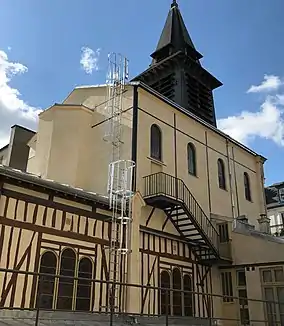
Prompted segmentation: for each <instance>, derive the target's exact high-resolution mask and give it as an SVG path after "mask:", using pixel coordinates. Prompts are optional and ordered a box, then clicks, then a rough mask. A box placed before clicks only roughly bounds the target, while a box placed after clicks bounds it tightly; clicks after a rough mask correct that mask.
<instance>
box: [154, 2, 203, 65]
mask: <svg viewBox="0 0 284 326" xmlns="http://www.w3.org/2000/svg"><path fill="white" fill-rule="evenodd" d="M177 51H184V52H186V53H188V54H189V55H190V56H191V57H192V59H193V60H198V59H201V58H202V55H201V54H200V53H199V52H197V51H196V49H195V47H194V44H193V42H192V40H191V38H190V36H189V34H188V31H187V29H186V26H185V24H184V21H183V18H182V15H181V13H180V10H179V8H178V4H177V2H176V1H175V0H173V2H172V4H171V9H170V11H169V13H168V17H167V20H166V23H165V26H164V28H163V31H162V34H161V36H160V40H159V42H158V45H157V48H156V51H155V52H154V53H152V54H151V57H152V58H153V59H154V60H153V63H156V62H159V61H160V60H162V59H164V58H166V57H167V56H169V55H171V54H173V53H175V52H177Z"/></svg>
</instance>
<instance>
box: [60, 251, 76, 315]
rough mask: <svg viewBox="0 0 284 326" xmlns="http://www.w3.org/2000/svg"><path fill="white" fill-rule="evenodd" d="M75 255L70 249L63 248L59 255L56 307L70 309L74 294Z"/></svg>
mask: <svg viewBox="0 0 284 326" xmlns="http://www.w3.org/2000/svg"><path fill="white" fill-rule="evenodd" d="M75 266H76V255H75V252H74V251H73V250H72V249H69V248H68V249H65V250H64V251H63V252H62V255H61V263H60V277H59V284H58V296H57V309H60V310H71V309H72V302H73V295H74V276H75Z"/></svg>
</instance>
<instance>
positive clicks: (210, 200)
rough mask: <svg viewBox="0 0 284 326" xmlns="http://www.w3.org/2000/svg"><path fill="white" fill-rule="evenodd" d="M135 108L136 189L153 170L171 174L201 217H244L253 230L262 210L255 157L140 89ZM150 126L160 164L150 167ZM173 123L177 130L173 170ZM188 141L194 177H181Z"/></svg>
mask: <svg viewBox="0 0 284 326" xmlns="http://www.w3.org/2000/svg"><path fill="white" fill-rule="evenodd" d="M139 108H140V110H139V114H138V145H137V148H138V157H137V160H138V162H139V164H137V175H138V183H137V184H138V187H139V190H140V191H141V192H142V193H143V191H144V184H143V179H142V178H143V177H144V176H146V175H149V174H151V173H154V172H159V171H163V172H165V173H168V174H171V175H173V176H174V175H175V169H176V170H177V176H178V177H179V178H181V179H182V180H183V181H184V182H185V183H186V185H187V186H188V188H189V189H190V191H191V192H192V194H193V195H194V197H195V198H196V199H197V201H198V202H199V204H200V205H201V207H202V208H203V210H204V211H205V213H206V214H207V215H209V213H210V212H211V213H213V214H218V215H221V216H222V215H223V216H228V217H231V218H232V217H236V216H238V215H243V214H246V215H247V216H248V218H249V221H250V223H251V224H254V225H256V226H257V225H258V223H257V219H258V218H259V214H260V213H262V212H264V211H265V207H264V201H263V185H262V179H261V176H260V169H261V168H262V166H261V164H260V163H259V158H257V157H256V156H254V155H253V154H251V153H249V152H247V151H245V150H244V149H242V148H241V147H239V146H237V145H236V144H234V143H232V142H231V141H229V140H226V138H225V137H223V136H222V135H220V134H218V133H216V132H214V131H212V130H211V129H209V128H208V127H206V126H204V125H202V124H201V123H199V122H197V121H195V120H194V119H192V118H190V117H188V116H186V115H185V114H183V113H181V112H179V111H178V110H176V109H174V108H173V107H171V106H170V105H168V104H166V103H164V102H162V101H160V100H158V99H157V98H155V97H153V96H151V95H150V94H149V93H147V92H146V91H144V90H142V89H139ZM153 123H155V124H157V125H158V126H159V127H160V128H161V131H162V163H159V164H157V163H155V165H154V163H152V160H151V159H150V158H149V155H150V127H151V125H152V124H153ZM174 124H176V129H177V133H176V143H177V148H176V151H177V166H176V167H175V148H174ZM189 142H192V143H193V144H194V145H195V147H196V157H197V177H195V176H191V175H189V173H188V172H187V144H188V143H189ZM207 156H208V161H207ZM219 158H221V159H222V160H223V162H224V165H225V170H226V186H227V190H223V189H220V188H219V186H218V173H217V160H218V159H219ZM207 167H208V169H207ZM229 167H230V173H229ZM244 172H247V173H248V174H249V177H250V183H251V194H252V202H249V201H247V200H246V199H245V194H244V184H243V180H244V177H243V174H244ZM208 178H209V184H208ZM209 193H210V196H209ZM210 205H211V209H210Z"/></svg>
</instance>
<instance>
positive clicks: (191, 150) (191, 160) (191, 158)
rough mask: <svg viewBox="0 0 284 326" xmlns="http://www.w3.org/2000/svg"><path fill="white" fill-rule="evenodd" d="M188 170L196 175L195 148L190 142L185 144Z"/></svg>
mask: <svg viewBox="0 0 284 326" xmlns="http://www.w3.org/2000/svg"><path fill="white" fill-rule="evenodd" d="M187 164H188V172H189V173H190V174H192V175H195V176H196V150H195V146H194V145H193V144H192V143H189V144H187Z"/></svg>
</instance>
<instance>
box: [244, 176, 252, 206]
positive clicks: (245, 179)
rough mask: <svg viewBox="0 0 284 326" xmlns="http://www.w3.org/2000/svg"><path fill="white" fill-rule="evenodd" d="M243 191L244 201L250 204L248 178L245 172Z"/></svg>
mask: <svg viewBox="0 0 284 326" xmlns="http://www.w3.org/2000/svg"><path fill="white" fill-rule="evenodd" d="M244 189H245V199H246V200H247V201H250V202H252V197H251V186H250V177H249V175H248V173H247V172H244Z"/></svg>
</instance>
